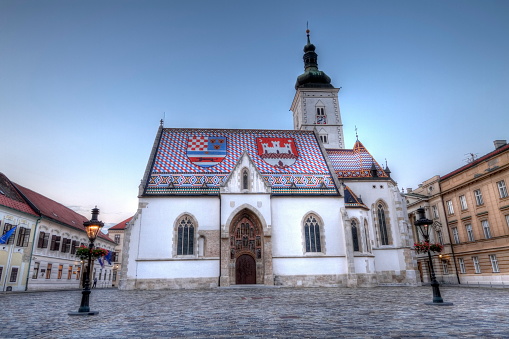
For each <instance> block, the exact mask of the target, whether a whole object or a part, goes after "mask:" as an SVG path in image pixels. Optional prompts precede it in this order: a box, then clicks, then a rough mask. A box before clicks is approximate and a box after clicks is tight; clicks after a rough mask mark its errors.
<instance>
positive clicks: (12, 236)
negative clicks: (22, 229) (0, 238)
mask: <svg viewBox="0 0 509 339" xmlns="http://www.w3.org/2000/svg"><path fill="white" fill-rule="evenodd" d="M13 227H15V226H14V225H12V224H9V223H4V233H3V234H2V235H4V234H6V233H7V232H9V231H10V230H11V229H12V228H13ZM15 235H16V231H14V234H11V236H10V237H9V239H8V240H7V242H6V244H7V245H8V244H13V243H14V238H15Z"/></svg>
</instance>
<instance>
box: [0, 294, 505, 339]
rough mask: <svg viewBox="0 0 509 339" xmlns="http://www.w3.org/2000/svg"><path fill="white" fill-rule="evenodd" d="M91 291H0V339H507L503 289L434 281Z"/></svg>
mask: <svg viewBox="0 0 509 339" xmlns="http://www.w3.org/2000/svg"><path fill="white" fill-rule="evenodd" d="M441 291H442V297H443V298H444V301H449V302H453V303H454V306H449V307H437V306H427V305H424V302H428V301H431V300H432V291H431V287H429V286H424V287H377V288H358V289H349V288H301V289H296V288H263V287H262V288H249V289H244V288H224V289H223V288H219V289H212V290H164V291H118V290H115V289H94V290H93V291H92V294H91V298H90V305H91V307H90V308H91V310H93V311H99V312H100V313H99V315H96V316H83V317H71V316H69V315H68V314H67V313H68V312H69V311H77V310H78V307H79V304H80V300H81V291H60V292H29V293H10V294H9V293H7V294H3V293H2V294H0V305H1V306H0V310H1V311H0V318H1V321H2V326H1V327H0V337H1V338H91V337H96V338H139V337H147V338H191V337H192V338H230V337H242V338H262V337H263V338H266V337H277V338H341V337H348V338H409V337H420V338H435V337H441V338H469V337H470V338H479V337H483V338H486V337H491V338H508V337H509V317H508V315H509V289H488V288H460V287H442V288H441Z"/></svg>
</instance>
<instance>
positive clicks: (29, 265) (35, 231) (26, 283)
mask: <svg viewBox="0 0 509 339" xmlns="http://www.w3.org/2000/svg"><path fill="white" fill-rule="evenodd" d="M41 219H42V216H40V217H39V219H37V221H36V222H35V229H34V238H33V239H34V240H33V241H32V252H30V260H28V273H27V280H26V282H25V291H28V280H29V279H30V267H31V265H32V257H33V256H34V248H35V237H36V236H37V226H39V221H41Z"/></svg>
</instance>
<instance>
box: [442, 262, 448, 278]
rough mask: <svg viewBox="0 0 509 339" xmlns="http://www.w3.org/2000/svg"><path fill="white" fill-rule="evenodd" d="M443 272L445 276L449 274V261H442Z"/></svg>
mask: <svg viewBox="0 0 509 339" xmlns="http://www.w3.org/2000/svg"><path fill="white" fill-rule="evenodd" d="M442 271H443V272H444V275H445V274H449V262H448V261H447V260H442Z"/></svg>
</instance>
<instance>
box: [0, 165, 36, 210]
mask: <svg viewBox="0 0 509 339" xmlns="http://www.w3.org/2000/svg"><path fill="white" fill-rule="evenodd" d="M0 205H2V206H6V207H9V208H12V209H15V210H17V211H20V212H24V213H28V214H31V215H34V216H38V214H37V213H36V212H35V211H34V210H33V209H32V208H31V207H30V206H29V205H28V204H27V203H26V201H25V200H23V197H21V195H20V194H19V193H18V191H16V189H15V188H14V186H13V184H12V182H11V181H10V180H9V179H8V178H7V177H6V176H5V175H4V174H3V173H0Z"/></svg>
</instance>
